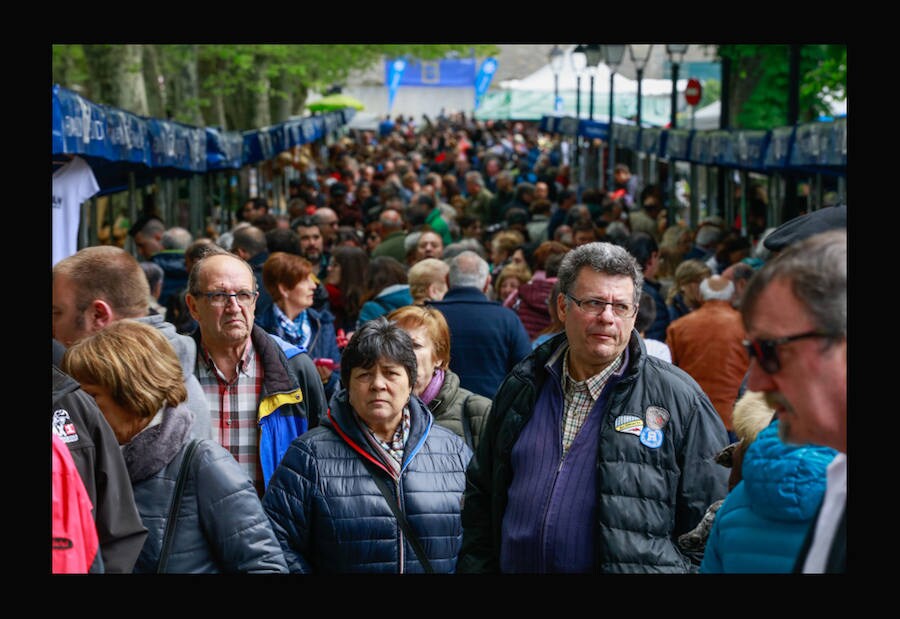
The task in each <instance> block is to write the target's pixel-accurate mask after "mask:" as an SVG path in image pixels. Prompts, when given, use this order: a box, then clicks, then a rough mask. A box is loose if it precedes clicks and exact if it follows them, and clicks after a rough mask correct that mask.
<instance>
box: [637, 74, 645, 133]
mask: <svg viewBox="0 0 900 619" xmlns="http://www.w3.org/2000/svg"><path fill="white" fill-rule="evenodd" d="M643 77H644V70H643V69H638V70H637V82H638V84H637V88H638V91H637V126H638V127H640V126H641V80H642V79H643Z"/></svg>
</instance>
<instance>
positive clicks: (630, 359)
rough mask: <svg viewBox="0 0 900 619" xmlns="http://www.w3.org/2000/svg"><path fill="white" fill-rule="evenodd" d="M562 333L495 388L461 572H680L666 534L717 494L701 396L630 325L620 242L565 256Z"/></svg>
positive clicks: (632, 301) (715, 442) (685, 560)
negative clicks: (649, 352)
mask: <svg viewBox="0 0 900 619" xmlns="http://www.w3.org/2000/svg"><path fill="white" fill-rule="evenodd" d="M559 282H560V290H561V292H560V295H559V296H558V298H557V299H556V302H557V309H558V312H559V315H560V317H561V318H562V319H563V323H564V324H565V333H562V334H559V335H558V336H555V337H554V338H552V339H551V340H549V341H548V342H546V343H544V344H543V345H541V346H539V347H538V348H537V349H536V350H535V351H534V352H532V353H531V354H530V355H529V356H528V357H526V358H525V359H524V360H523V361H522V362H520V363H519V364H518V365H517V366H516V367H515V368H514V369H513V370H512V372H511V373H510V374H509V375H507V377H506V379H505V380H504V381H503V383H502V384H501V386H500V389H499V390H498V392H497V394H496V396H495V397H494V401H493V406H492V408H491V415H490V417H489V418H488V422H487V427H486V428H485V434H484V436H483V437H482V440H481V444H480V445H479V448H478V451H477V453H476V455H475V457H474V458H473V459H472V462H471V463H470V465H469V469H468V472H467V490H466V494H465V499H464V508H463V512H462V520H463V528H464V532H463V547H462V550H461V552H460V556H459V562H458V565H457V570H458V571H460V572H528V573H552V572H569V573H572V572H580V573H605V572H689V571H695V570H696V568H697V567H698V566H699V563H700V560H701V559H702V556H688V555H687V554H685V553H684V552H683V551H682V550H681V549H680V548H679V547H678V546H677V543H676V540H677V538H678V536H679V535H680V534H681V533H684V532H686V531H689V530H690V529H692V528H693V527H694V526H696V524H697V523H698V522H699V521H700V519H701V518H702V517H703V515H704V513H705V511H706V508H707V507H708V506H709V505H710V504H711V503H712V502H714V501H716V500H718V499H720V498H722V497H724V496H725V494H726V490H727V470H725V469H724V468H722V467H721V466H719V465H717V464H716V463H715V461H714V459H713V458H714V457H715V455H716V454H717V453H718V452H719V451H720V450H721V449H722V448H724V447H725V446H726V445H727V443H728V437H727V434H726V432H725V427H724V426H723V425H722V421H721V419H720V418H719V416H718V415H717V414H716V411H715V409H714V408H713V406H712V404H711V403H710V401H709V398H707V396H706V395H705V394H704V393H703V392H702V391H701V389H700V387H699V386H698V385H697V383H696V382H695V381H694V380H693V379H692V378H691V377H690V376H688V375H687V374H686V373H685V372H683V371H681V370H679V369H678V368H677V367H675V366H673V365H672V364H670V363H666V362H664V361H661V360H659V359H656V358H654V357H650V356H648V355H647V353H646V349H645V347H644V344H643V341H642V340H641V338H640V336H639V335H638V334H637V332H636V331H634V320H635V315H636V313H637V312H636V309H637V306H638V302H639V299H640V294H641V286H642V283H643V276H642V274H641V272H640V268H639V267H638V265H637V263H636V262H635V260H634V258H633V257H631V256H630V255H629V254H628V252H627V251H625V249H623V248H621V247H618V246H615V245H612V244H609V243H589V244H587V245H584V246H582V247H579V248H576V249H574V250H572V251H571V252H569V254H567V255H566V258H565V259H564V260H563V263H562V265H561V267H560V271H559Z"/></svg>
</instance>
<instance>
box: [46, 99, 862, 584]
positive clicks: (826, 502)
mask: <svg viewBox="0 0 900 619" xmlns="http://www.w3.org/2000/svg"><path fill="white" fill-rule="evenodd" d="M568 156H569V153H568V152H567V150H566V148H565V145H564V144H563V143H562V142H561V141H560V140H559V139H558V138H557V137H556V136H551V135H546V134H542V133H540V132H539V131H538V130H537V128H536V127H534V126H531V125H526V124H523V123H482V122H474V121H472V120H470V119H466V118H465V117H464V116H460V117H456V118H444V117H439V118H437V119H435V120H433V121H432V120H430V119H425V123H424V124H423V125H422V126H416V124H415V123H413V122H412V119H409V120H404V119H403V118H402V117H399V118H398V119H397V120H396V121H395V122H393V123H391V124H390V126H387V127H386V128H385V129H384V130H383V131H377V132H376V131H361V132H356V133H354V134H353V137H346V138H343V139H341V140H339V141H338V142H336V143H335V144H333V145H332V146H330V147H328V148H325V147H323V148H322V149H321V150H319V151H316V150H314V149H312V148H308V147H306V148H304V150H303V151H302V152H301V153H298V154H297V156H295V157H294V160H295V161H296V162H297V163H296V167H297V171H298V172H297V175H296V176H297V178H295V179H294V180H292V181H291V182H290V195H289V196H288V197H287V199H286V200H285V201H284V202H283V203H280V204H274V203H271V202H270V201H269V200H268V199H266V198H265V197H252V198H248V199H247V200H246V202H245V204H244V206H243V208H241V209H240V210H239V211H238V212H237V221H236V222H235V223H234V225H233V226H231V228H230V229H228V230H227V231H216V230H206V231H204V235H203V236H199V237H197V238H194V235H192V234H191V232H189V231H188V230H186V229H184V228H180V227H178V226H169V227H167V226H166V224H165V223H164V222H163V221H162V220H161V218H160V217H159V216H158V215H157V214H156V213H155V211H154V210H153V209H152V207H151V208H148V209H146V211H145V212H144V213H143V214H142V216H141V217H140V219H138V220H137V221H136V222H135V223H134V225H133V226H132V227H131V230H130V232H129V234H130V237H131V239H132V240H133V244H134V247H135V249H136V251H135V253H136V254H137V256H135V255H132V254H131V253H129V252H128V251H126V250H125V249H122V248H119V247H113V246H96V247H87V248H83V249H81V250H79V251H78V252H77V253H75V254H73V255H71V256H69V257H67V258H64V259H62V260H61V261H59V262H58V263H56V264H55V265H54V267H53V290H52V294H53V299H52V305H53V321H52V324H53V345H54V359H53V367H52V372H53V379H54V397H53V408H52V411H53V416H52V424H53V426H52V427H53V439H54V443H53V449H54V452H53V453H54V460H53V462H54V477H53V491H54V522H53V527H54V530H53V538H54V546H53V548H54V550H53V552H54V562H53V571H54V572H62V571H76V572H88V571H90V572H94V573H96V572H107V573H128V572H165V571H168V572H190V573H202V572H214V573H215V572H239V573H263V572H271V573H284V572H296V573H350V572H380V573H432V572H435V573H454V572H459V573H499V572H503V573H611V572H632V573H634V572H637V573H647V572H663V573H686V572H700V573H713V572H789V571H796V572H840V571H846V512H845V505H846V453H847V445H846V231H845V230H844V228H846V206H839V207H828V208H825V209H821V210H818V211H814V212H812V213H809V214H805V215H803V216H801V217H798V218H797V219H794V220H791V221H789V222H787V223H785V224H783V225H781V226H779V227H777V228H766V227H765V222H764V221H756V220H755V221H754V226H753V228H752V229H751V230H750V234H749V236H742V235H741V234H740V230H736V229H734V228H732V227H731V226H730V225H728V224H726V222H724V221H723V220H722V219H721V218H720V217H708V218H706V219H704V220H702V221H701V222H699V225H698V226H697V227H696V228H691V227H689V226H688V225H687V224H686V223H685V222H683V221H681V220H679V219H677V218H676V223H675V224H673V225H669V221H670V218H669V217H668V216H667V213H666V211H665V209H664V208H663V204H664V198H663V194H662V191H661V188H660V187H658V186H656V185H653V184H644V183H643V182H642V179H640V178H639V176H637V175H634V174H632V173H631V171H630V170H629V168H628V166H626V165H624V164H619V165H617V166H616V169H615V187H614V188H613V189H612V190H610V191H605V190H604V189H601V188H597V187H587V188H583V187H579V186H578V185H577V184H575V182H574V179H573V178H571V168H570V167H569V164H568ZM138 258H140V260H139V259H138ZM751 403H752V404H751ZM748 410H751V411H752V414H751V413H748V412H747V411H748ZM60 443H61V444H62V445H65V447H67V448H68V451H69V452H71V457H70V458H68V459H66V458H64V457H63V456H65V455H67V454H65V453H60V452H61V444H60ZM73 467H74V468H75V469H77V473H78V475H73V474H72V468H73ZM795 477H796V478H797V479H800V480H801V481H800V482H792V481H790V480H793V479H794V478H795ZM99 479H102V480H103V483H102V484H99V483H97V480H99ZM777 481H781V482H782V483H784V484H785V485H789V486H790V487H791V488H792V489H793V491H794V493H793V494H790V495H789V496H785V495H786V492H777V491H776V490H775V489H773V485H772V484H773V483H775V482H777ZM76 482H80V483H81V486H78V483H76ZM801 486H802V487H801ZM57 495H58V496H57ZM58 502H59V503H60V504H63V503H66V502H67V503H69V504H71V510H72V513H76V512H75V508H76V507H77V506H81V508H82V517H80V518H71V517H69V518H65V519H64V518H59V519H57V518H56V517H55V514H56V511H55V510H56V507H57V503H58ZM113 502H115V504H114V505H113ZM86 504H87V505H90V517H86V516H84V505H86ZM61 540H66V541H68V545H67V544H65V543H63V541H61ZM73 549H74V551H75V552H74V553H73ZM79 552H80V553H81V554H80V555H78V553H79ZM63 553H65V554H63ZM74 555H78V556H77V557H74ZM57 556H59V560H57Z"/></svg>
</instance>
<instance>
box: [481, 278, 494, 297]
mask: <svg viewBox="0 0 900 619" xmlns="http://www.w3.org/2000/svg"><path fill="white" fill-rule="evenodd" d="M491 282H493V278H491V274H490V273H488V276H487V281H486V282H485V283H484V288H482V289H481V292H483V293H484V294H487V293H488V290H490V289H491Z"/></svg>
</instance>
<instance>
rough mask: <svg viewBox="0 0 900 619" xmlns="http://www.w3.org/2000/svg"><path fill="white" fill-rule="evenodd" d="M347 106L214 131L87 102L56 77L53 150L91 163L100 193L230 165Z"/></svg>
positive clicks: (296, 139) (335, 117) (324, 122)
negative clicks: (130, 180) (245, 127)
mask: <svg viewBox="0 0 900 619" xmlns="http://www.w3.org/2000/svg"><path fill="white" fill-rule="evenodd" d="M355 112H356V110H353V109H346V110H339V111H336V112H329V113H327V114H321V115H318V116H312V117H309V118H302V119H297V120H290V121H287V122H283V123H279V124H277V125H273V126H272V127H265V128H263V129H259V130H256V131H244V132H240V131H220V130H219V129H216V128H213V127H193V126H191V125H185V124H183V123H179V122H175V121H171V120H160V119H157V118H145V117H142V116H138V115H136V114H132V113H131V112H127V111H125V110H121V109H119V108H114V107H110V106H108V105H102V104H97V103H93V102H92V101H89V100H88V99H85V98H84V97H82V96H81V95H79V94H78V93H75V92H73V91H71V90H68V89H66V88H63V87H62V86H60V85H58V84H55V85H54V86H53V90H52V127H51V136H52V154H54V155H61V154H66V155H79V156H81V157H83V158H84V159H85V160H86V161H87V162H88V163H89V164H90V166H91V170H92V171H93V172H94V175H95V176H96V178H97V182H98V183H99V184H100V188H101V190H100V193H101V194H105V193H114V192H116V191H122V190H124V189H126V188H127V184H128V177H129V173H134V175H135V182H136V183H137V184H138V185H142V184H146V183H149V182H152V181H153V179H154V177H156V176H185V175H189V174H197V173H206V172H212V171H218V170H223V169H236V168H240V167H242V166H245V165H249V164H252V163H256V162H259V161H263V160H265V159H271V158H273V157H275V156H276V155H278V153H280V152H282V151H285V150H288V149H290V148H292V147H294V146H297V145H300V144H306V143H309V142H313V141H315V140H317V139H320V138H322V137H323V136H325V135H326V134H328V133H330V132H331V131H334V130H335V129H337V128H339V127H341V126H343V125H345V124H347V123H349V122H350V120H351V119H352V118H353V115H354V114H355Z"/></svg>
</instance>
